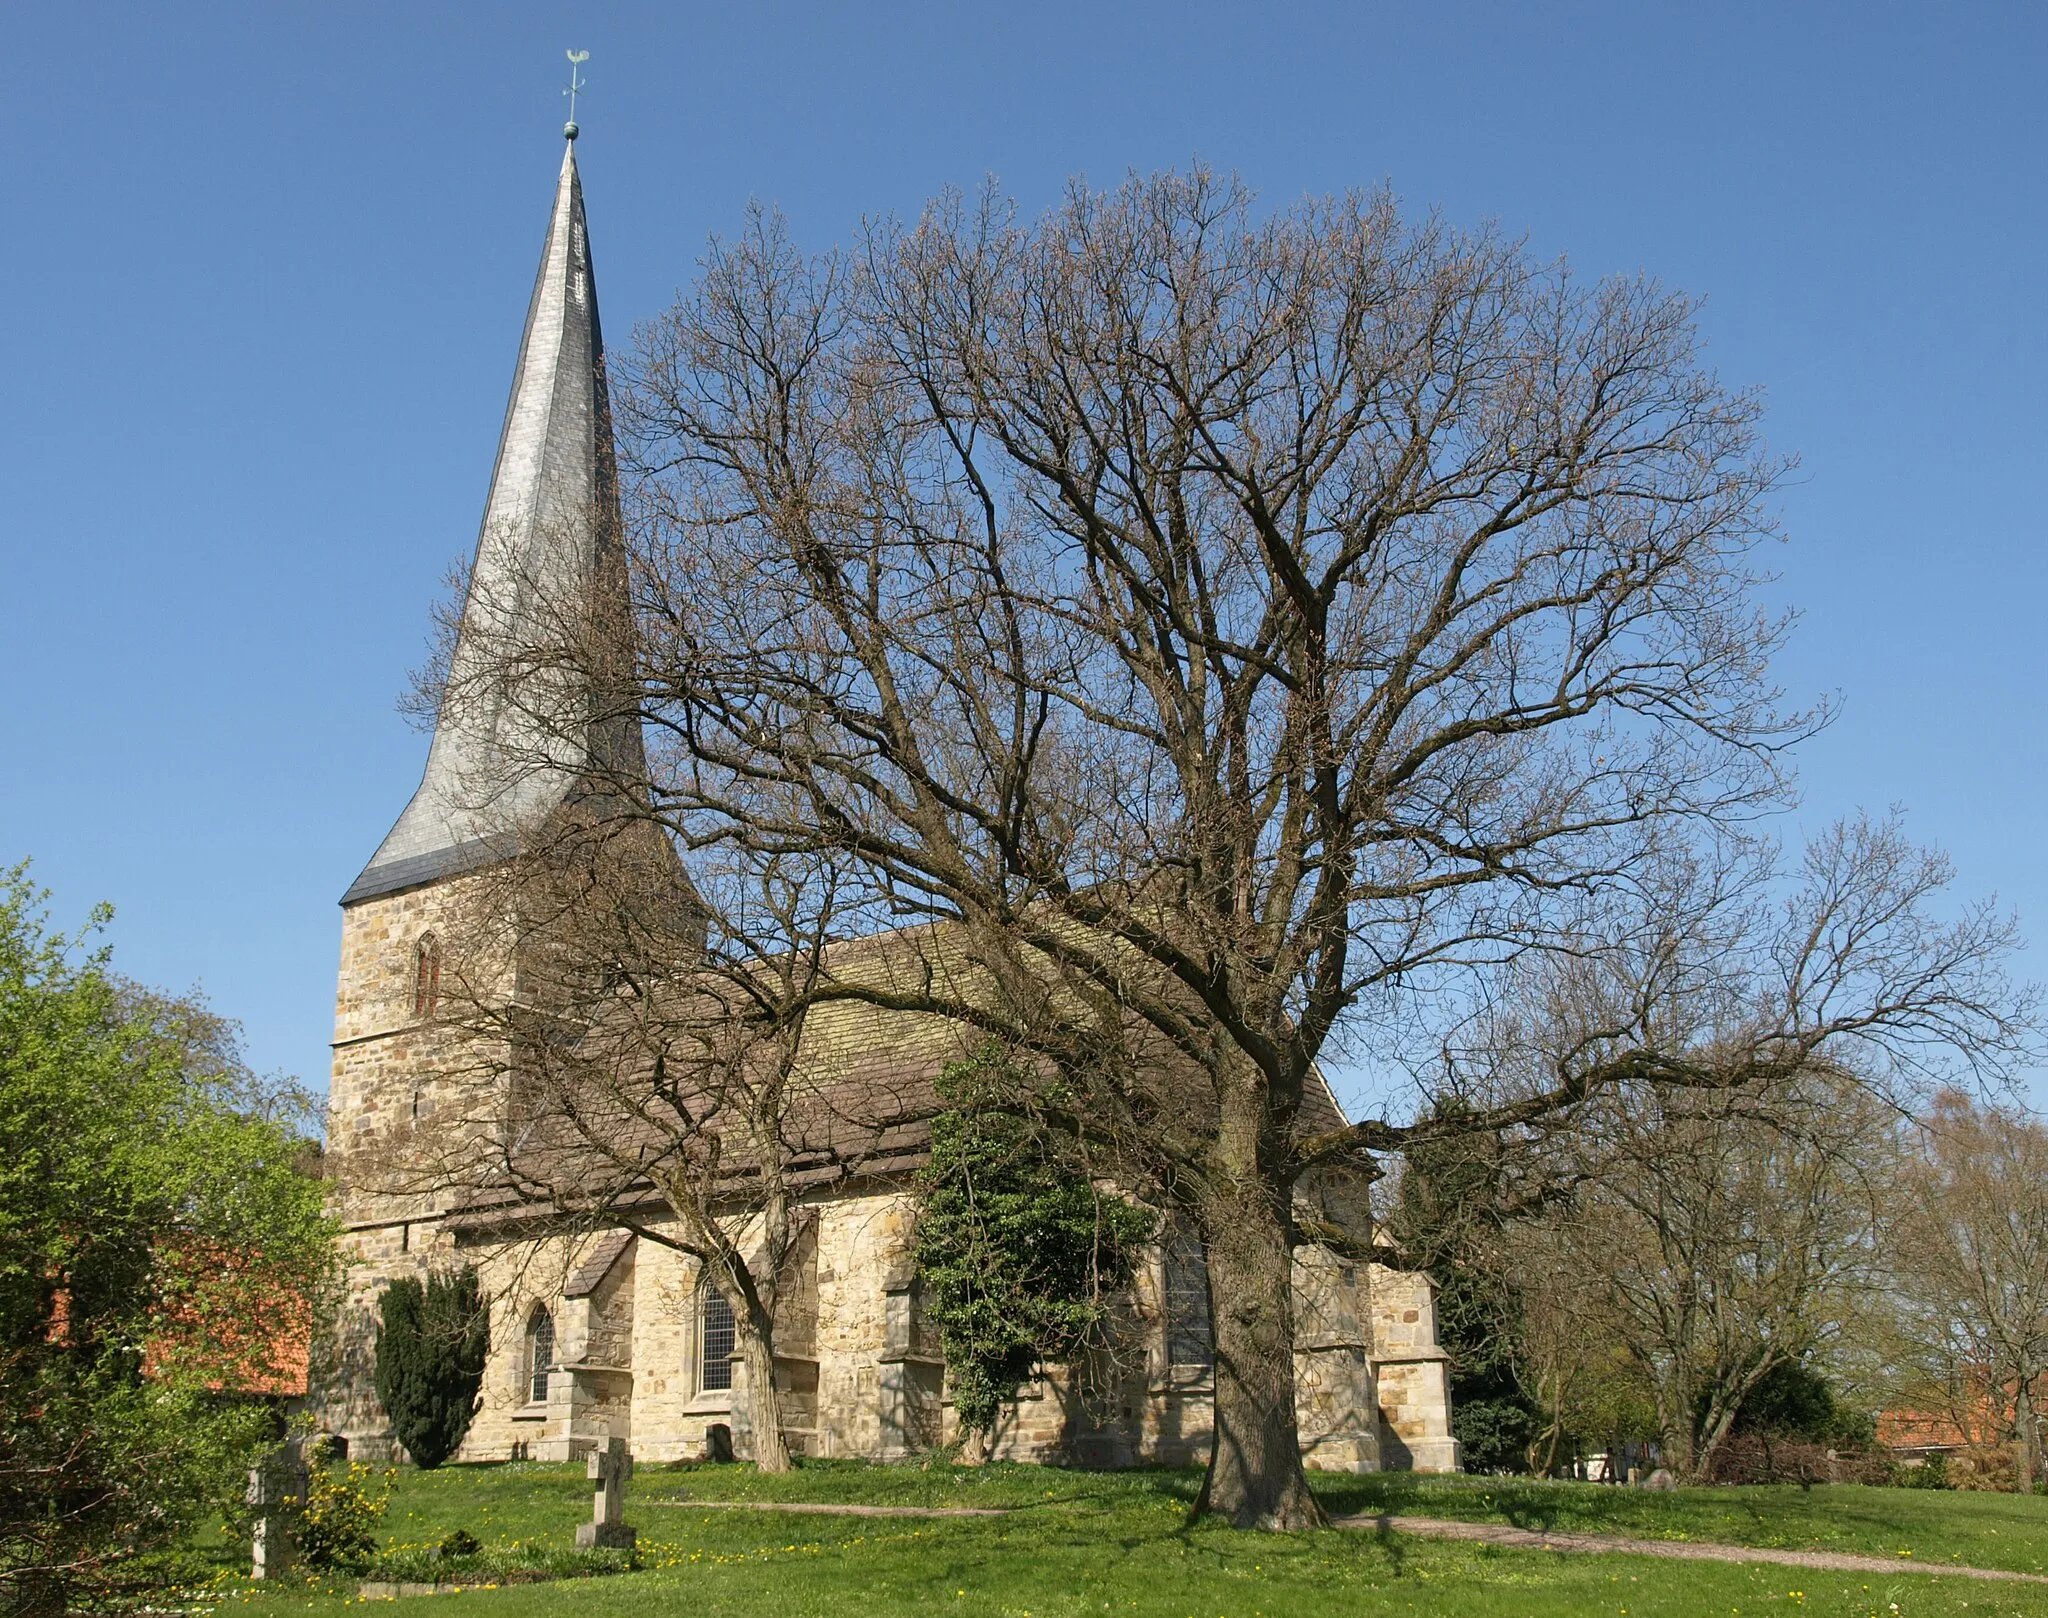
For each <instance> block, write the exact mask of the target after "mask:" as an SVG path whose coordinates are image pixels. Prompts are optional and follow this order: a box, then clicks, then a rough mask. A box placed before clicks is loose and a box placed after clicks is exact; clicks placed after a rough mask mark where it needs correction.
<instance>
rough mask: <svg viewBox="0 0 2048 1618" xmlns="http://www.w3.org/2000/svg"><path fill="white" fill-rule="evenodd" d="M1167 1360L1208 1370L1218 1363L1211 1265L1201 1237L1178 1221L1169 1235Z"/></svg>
mask: <svg viewBox="0 0 2048 1618" xmlns="http://www.w3.org/2000/svg"><path fill="white" fill-rule="evenodd" d="M1165 1259H1166V1266H1165V1268H1166V1275H1165V1281H1166V1360H1167V1363H1168V1364H1169V1365H1183V1366H1190V1367H1198V1368H1200V1369H1202V1370H1207V1369H1208V1368H1209V1367H1211V1366H1212V1365H1214V1364H1215V1363H1216V1343H1215V1337H1214V1334H1213V1331H1212V1323H1211V1321H1210V1317H1209V1265H1208V1255H1207V1253H1206V1251H1205V1250H1204V1249H1203V1246H1202V1239H1201V1238H1200V1237H1199V1236H1197V1235H1196V1234H1195V1233H1194V1232H1193V1231H1191V1230H1189V1229H1187V1228H1186V1227H1185V1226H1181V1225H1176V1226H1174V1227H1173V1228H1172V1229H1170V1230H1169V1231H1168V1232H1167V1236H1166V1253H1165Z"/></svg>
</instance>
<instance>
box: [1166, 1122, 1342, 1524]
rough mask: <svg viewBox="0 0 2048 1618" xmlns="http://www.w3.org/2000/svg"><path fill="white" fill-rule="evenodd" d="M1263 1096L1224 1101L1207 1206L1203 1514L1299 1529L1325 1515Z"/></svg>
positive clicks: (1198, 1508) (1200, 1505)
mask: <svg viewBox="0 0 2048 1618" xmlns="http://www.w3.org/2000/svg"><path fill="white" fill-rule="evenodd" d="M1262 1110H1263V1109H1262V1108H1261V1107H1260V1105H1259V1102H1258V1099H1257V1098H1256V1097H1243V1096H1238V1097H1232V1098H1231V1100H1229V1101H1227V1102H1226V1104H1225V1108H1224V1119H1223V1128H1222V1144H1223V1151H1222V1153H1221V1154H1220V1155H1221V1157H1222V1159H1223V1162H1222V1165H1221V1173H1220V1176H1219V1181H1218V1182H1217V1183H1213V1184H1212V1186H1211V1189H1210V1192H1209V1194H1208V1196H1207V1197H1206V1198H1205V1203H1204V1207H1203V1209H1202V1215H1203V1220H1202V1222H1203V1225H1204V1227H1205V1228H1204V1231H1203V1236H1204V1240H1205V1241H1206V1243H1207V1247H1208V1270H1209V1298H1210V1311H1209V1312H1210V1320H1211V1329H1212V1330H1213V1332H1214V1339H1215V1350H1216V1377H1215V1388H1216V1393H1215V1440H1214V1444H1213V1447H1212V1448H1211V1450H1210V1452H1209V1473H1208V1476H1207V1477H1206V1478H1205V1479H1204V1480H1203V1482H1202V1493H1201V1497H1200V1498H1199V1499H1198V1500H1197V1501H1196V1503H1195V1510H1196V1513H1197V1514H1198V1515H1214V1516H1218V1517H1222V1518H1224V1519H1225V1520H1226V1521H1228V1522H1229V1523H1230V1524H1231V1525H1232V1526H1233V1527H1237V1528H1273V1529H1280V1530H1282V1531H1286V1532H1293V1531H1296V1530H1299V1529H1304V1528H1315V1527H1318V1526H1320V1525H1321V1524H1322V1522H1323V1520H1324V1519H1323V1511H1322V1507H1321V1506H1319V1505H1318V1504H1317V1503H1316V1499H1315V1496H1314V1495H1312V1494H1311V1493H1309V1487H1308V1478H1307V1476H1306V1474H1305V1473H1304V1472H1303V1471H1302V1465H1301V1433H1300V1429H1299V1426H1298V1425H1297V1420H1296V1415H1295V1406H1294V1305H1293V1285H1292V1283H1293V1267H1292V1258H1291V1254H1290V1252H1289V1248H1288V1240H1287V1224H1286V1220H1285V1217H1284V1210H1283V1209H1281V1208H1280V1207H1278V1206H1276V1205H1275V1198H1274V1193H1273V1189H1272V1182H1271V1177H1270V1176H1267V1175H1264V1174H1262V1173H1261V1172H1260V1163H1259V1156H1260V1151H1259V1147H1260V1143H1261V1138H1262V1136H1263V1134H1264V1125H1265V1120H1264V1119H1263V1117H1262V1116H1261V1113H1262Z"/></svg>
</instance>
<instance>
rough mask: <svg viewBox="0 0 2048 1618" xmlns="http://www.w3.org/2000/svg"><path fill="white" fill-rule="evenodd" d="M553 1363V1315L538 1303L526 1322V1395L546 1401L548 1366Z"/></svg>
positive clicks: (529, 1400) (534, 1401) (531, 1398)
mask: <svg viewBox="0 0 2048 1618" xmlns="http://www.w3.org/2000/svg"><path fill="white" fill-rule="evenodd" d="M554 1363H555V1317H554V1316H553V1315H551V1314H549V1313H548V1312H547V1310H546V1309H545V1308H543V1307H542V1306H541V1305H539V1304H535V1305H534V1306H533V1314H532V1315H531V1316H529V1317H528V1319H527V1322H526V1397H527V1400H528V1402H529V1403H532V1404H537V1405H541V1404H546V1403H547V1402H548V1367H549V1366H551V1365H553V1364H554Z"/></svg>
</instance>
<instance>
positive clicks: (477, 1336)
mask: <svg viewBox="0 0 2048 1618" xmlns="http://www.w3.org/2000/svg"><path fill="white" fill-rule="evenodd" d="M378 1311H379V1322H378V1326H377V1397H378V1398H379V1399H381V1400H383V1401H384V1411H385V1414H387V1415H388V1416H390V1418H391V1428H392V1431H393V1432H394V1433H395V1434H396V1435H397V1437H398V1441H399V1442H400V1443H401V1444H403V1445H404V1446H405V1449H406V1453H407V1454H408V1455H410V1456H411V1457H412V1458H413V1463H414V1464H415V1465H417V1466H419V1467H421V1468H423V1469H431V1468H433V1467H436V1466H439V1465H440V1464H441V1463H442V1462H443V1461H445V1460H447V1459H448V1457H449V1456H451V1455H453V1454H454V1453H455V1449H456V1446H457V1445H459V1444H460V1443H461V1442H462V1435H463V1434H464V1433H466V1432H468V1431H469V1420H470V1417H471V1416H472V1415H474V1414H475V1412H476V1397H477V1392H478V1390H479V1389H480V1388H481V1387H482V1386H483V1379H484V1356H485V1355H486V1354H487V1353H488V1352H489V1351H490V1346H491V1324H490V1312H489V1311H488V1310H487V1309H486V1308H485V1307H484V1301H483V1296H482V1293H481V1292H480V1291H479V1289H478V1287H477V1279H476V1271H475V1270H474V1269H468V1268H465V1269H461V1270H456V1271H453V1272H450V1273H447V1274H436V1275H430V1276H428V1277H427V1280H426V1284H425V1285H424V1286H423V1285H421V1283H420V1282H418V1281H417V1280H414V1279H412V1278H411V1277H406V1278H404V1279H401V1280H397V1281H394V1282H392V1283H391V1285H390V1286H389V1287H387V1288H386V1289H385V1291H384V1296H383V1298H382V1299H381V1300H380V1302H379V1304H378Z"/></svg>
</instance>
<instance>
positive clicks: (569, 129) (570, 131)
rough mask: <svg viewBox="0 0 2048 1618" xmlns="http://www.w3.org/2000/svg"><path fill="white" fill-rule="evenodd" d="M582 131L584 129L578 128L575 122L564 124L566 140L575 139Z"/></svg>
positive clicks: (564, 137)
mask: <svg viewBox="0 0 2048 1618" xmlns="http://www.w3.org/2000/svg"><path fill="white" fill-rule="evenodd" d="M582 133H583V131H582V130H580V129H578V128H577V127H576V126H575V125H574V124H564V125H562V138H563V139H564V140H574V139H575V138H576V137H577V136H578V135H580V134H582Z"/></svg>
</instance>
